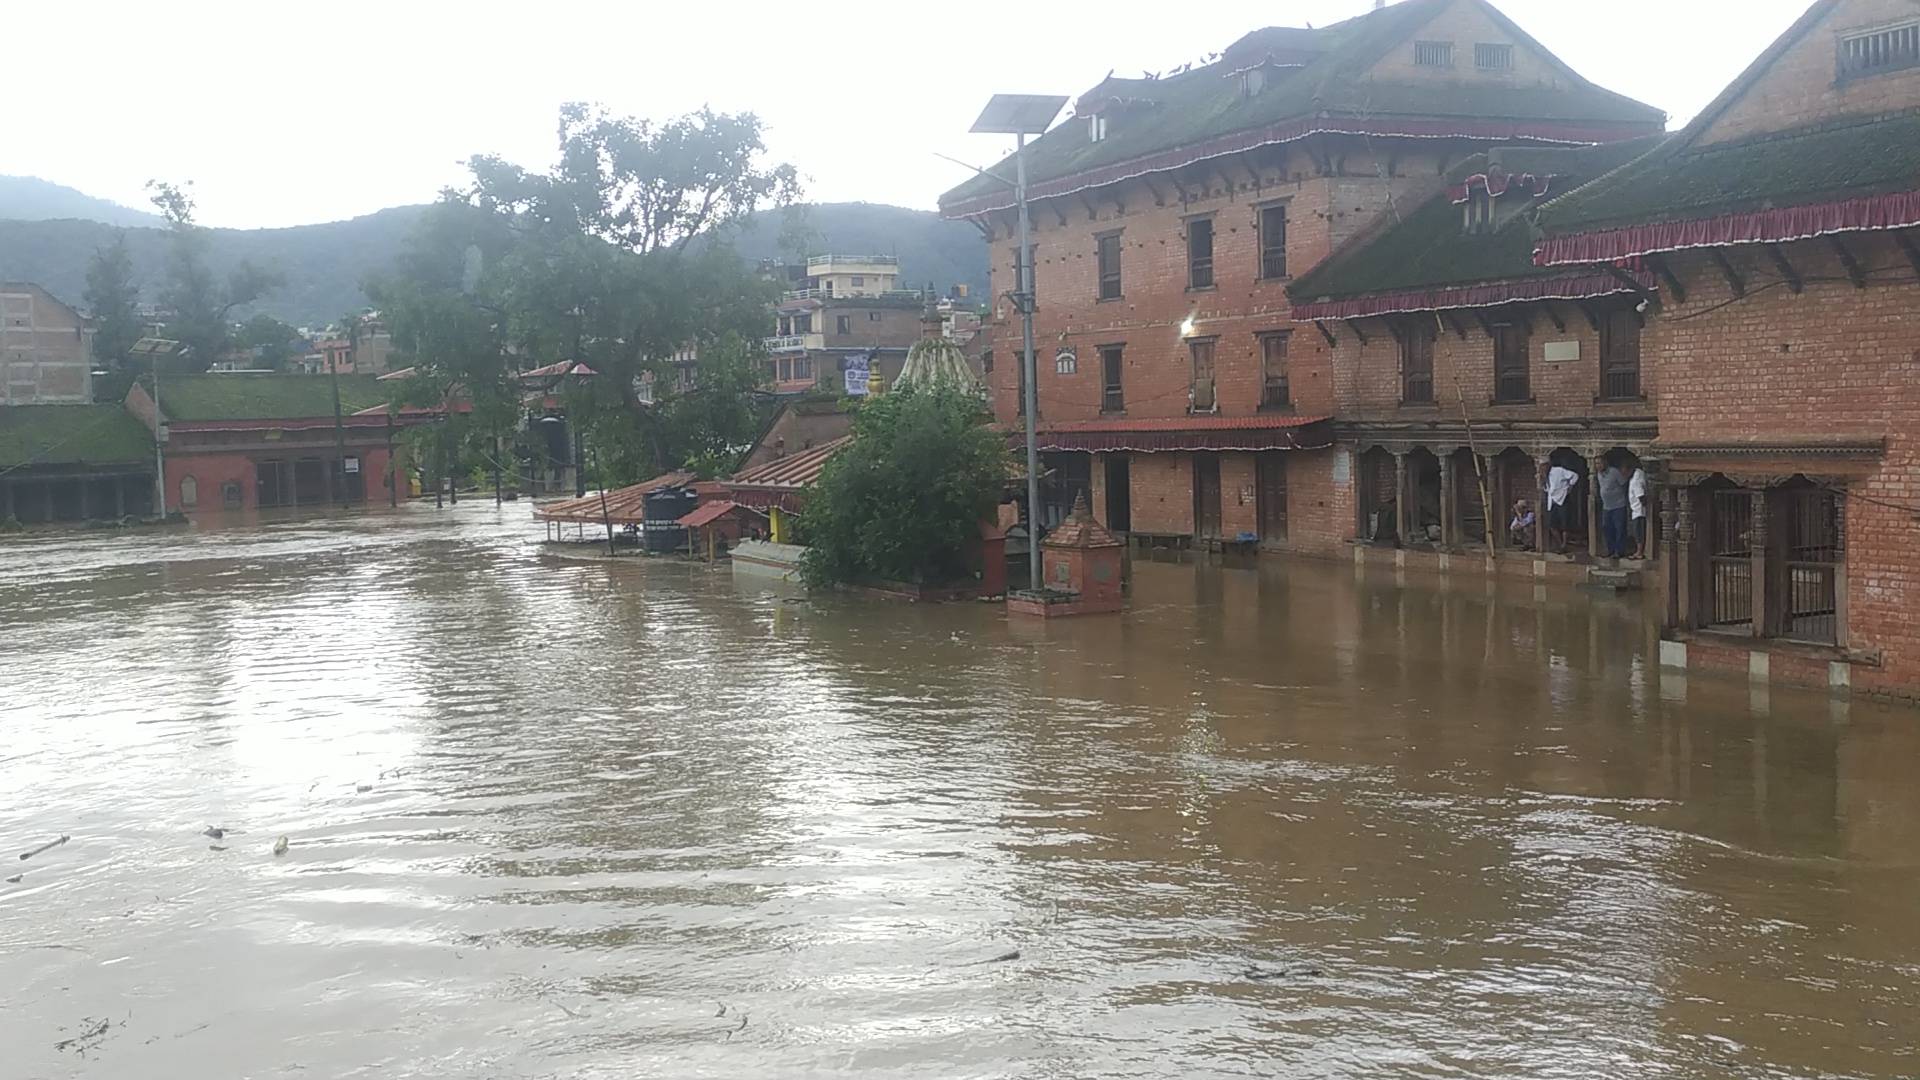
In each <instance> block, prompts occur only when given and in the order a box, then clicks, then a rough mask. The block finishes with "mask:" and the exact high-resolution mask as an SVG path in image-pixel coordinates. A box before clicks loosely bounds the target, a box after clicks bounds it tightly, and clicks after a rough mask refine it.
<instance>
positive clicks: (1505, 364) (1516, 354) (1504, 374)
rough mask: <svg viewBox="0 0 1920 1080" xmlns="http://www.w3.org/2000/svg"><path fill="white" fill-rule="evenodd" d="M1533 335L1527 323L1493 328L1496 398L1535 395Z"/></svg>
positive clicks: (1505, 399)
mask: <svg viewBox="0 0 1920 1080" xmlns="http://www.w3.org/2000/svg"><path fill="white" fill-rule="evenodd" d="M1531 346H1532V338H1531V335H1530V333H1529V330H1528V327H1527V324H1525V323H1496V324H1494V327H1493V400H1495V401H1500V402H1517V401H1526V400H1528V399H1529V398H1531V397H1532V396H1533V388H1532V385H1531V379H1530V378H1529V364H1528V353H1529V352H1530V350H1531Z"/></svg>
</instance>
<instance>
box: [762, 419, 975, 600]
mask: <svg viewBox="0 0 1920 1080" xmlns="http://www.w3.org/2000/svg"><path fill="white" fill-rule="evenodd" d="M987 419H988V418H987V416H986V415H985V413H984V412H983V411H982V406H981V403H980V398H979V395H977V394H973V393H969V392H967V391H966V390H964V389H961V388H956V387H953V386H948V385H945V384H939V385H935V386H931V387H927V388H914V389H906V390H902V391H900V392H898V393H892V394H886V395H883V396H881V397H879V398H875V399H872V400H870V401H867V402H864V403H862V404H861V405H860V406H859V409H858V411H857V412H855V414H854V418H853V441H852V442H850V443H849V444H848V445H847V446H846V448H845V449H843V450H841V451H840V452H839V453H837V454H835V455H834V456H833V457H832V458H831V459H830V460H829V461H828V462H827V464H826V467H825V468H824V469H822V470H821V473H820V480H819V483H818V484H816V485H815V487H814V489H813V492H812V493H811V494H810V495H809V496H808V499H807V507H806V513H805V515H804V516H803V517H802V518H801V522H802V526H803V530H802V531H803V532H804V534H805V536H804V538H805V540H806V542H807V551H806V554H805V555H804V556H802V558H801V563H800V568H801V574H802V576H803V577H804V578H805V580H806V581H807V582H808V584H812V585H825V584H833V583H837V582H849V581H862V580H870V579H874V578H880V579H885V580H890V581H906V582H925V583H944V582H951V581H957V580H961V579H963V578H965V577H966V576H967V575H968V574H969V573H970V572H971V569H972V568H971V567H970V566H969V565H968V552H969V549H970V547H971V545H972V543H973V542H974V540H975V539H977V538H978V536H979V525H980V522H981V521H983V520H987V519H989V518H991V517H992V515H993V511H994V506H995V505H996V504H997V503H998V502H999V500H1000V493H1001V491H1002V489H1003V488H1004V487H1005V486H1006V481H1007V464H1008V460H1009V459H1008V453H1007V447H1006V443H1005V442H1004V441H1003V439H1002V438H1001V436H1000V435H999V434H998V433H997V432H995V431H994V430H993V428H992V427H990V426H988V424H987V422H986V421H987Z"/></svg>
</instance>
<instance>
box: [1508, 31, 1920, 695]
mask: <svg viewBox="0 0 1920 1080" xmlns="http://www.w3.org/2000/svg"><path fill="white" fill-rule="evenodd" d="M1541 226H1542V228H1543V230H1544V237H1543V239H1542V240H1541V241H1540V243H1539V246H1538V250H1537V253H1536V259H1537V261H1538V262H1539V263H1540V264H1541V265H1542V266H1543V267H1545V268H1549V269H1554V270H1558V271H1563V272H1573V273H1580V272H1585V271H1587V270H1591V269H1595V268H1598V269H1601V270H1608V268H1612V269H1613V270H1619V271H1620V272H1621V273H1623V274H1628V275H1631V276H1633V279H1634V280H1635V281H1636V282H1637V283H1639V285H1640V287H1641V288H1642V290H1643V295H1644V298H1645V299H1646V300H1648V302H1649V304H1650V309H1651V310H1652V312H1653V314H1652V315H1651V317H1649V319H1648V320H1647V326H1646V329H1645V332H1644V335H1643V339H1642V346H1641V348H1642V359H1643V362H1644V363H1645V365H1646V368H1647V374H1648V378H1649V383H1650V385H1651V386H1652V387H1653V388H1654V389H1655V390H1656V393H1655V397H1654V403H1655V405H1656V408H1657V412H1658V416H1659V437H1658V438H1657V439H1655V440H1654V442H1653V444H1652V447H1651V449H1652V452H1653V453H1654V454H1655V455H1656V456H1657V457H1659V458H1660V459H1662V461H1663V462H1664V463H1665V468H1666V478H1667V481H1668V483H1667V486H1666V488H1665V490H1664V491H1663V492H1662V497H1661V502H1662V506H1663V510H1664V512H1665V521H1664V526H1665V528H1664V530H1663V533H1664V536H1663V538H1664V539H1665V541H1666V542H1667V544H1668V545H1669V547H1670V550H1671V552H1672V559H1671V561H1672V572H1671V573H1670V574H1669V575H1667V576H1668V581H1667V588H1666V592H1665V624H1666V631H1665V637H1666V644H1665V645H1664V646H1663V648H1662V659H1663V661H1665V662H1666V663H1668V664H1672V665H1680V666H1692V667H1718V668H1732V669H1735V670H1738V671H1743V672H1746V673H1748V674H1749V675H1750V676H1751V677H1752V678H1754V679H1755V680H1756V681H1759V682H1763V683H1764V682H1766V681H1769V680H1779V681H1792V682H1801V683H1814V684H1819V685H1832V686H1836V687H1838V686H1852V687H1857V688H1865V689H1868V690H1871V691H1875V692H1888V693H1897V694H1902V695H1906V696H1920V524H1916V521H1917V518H1920V479H1917V478H1916V477H1917V476H1920V474H1917V473H1916V465H1920V441H1916V436H1920V7H1917V6H1916V5H1915V4H1914V3H1913V2H1912V0H1820V2H1819V3H1815V4H1814V5H1813V6H1812V7H1811V8H1810V9H1809V10H1808V11H1807V12H1806V14H1805V15H1804V16H1803V17H1802V18H1801V19H1800V20H1799V21H1798V22H1797V23H1795V24H1794V26H1793V27H1792V28H1790V29H1789V30H1788V31H1787V32H1786V34H1785V35H1783V36H1782V37H1781V38H1780V39H1779V40H1778V41H1777V42H1775V43H1774V45H1773V46H1771V47H1770V48H1769V49H1768V50H1767V51H1766V52H1765V53H1763V54H1762V55H1761V56H1760V57H1759V59H1758V60H1756V61H1755V62H1754V64H1753V65H1752V66H1751V67H1749V68H1748V69H1747V70H1746V72H1745V73H1743V74H1742V75H1741V76H1740V78H1739V79H1737V80H1736V81H1735V82H1734V83H1733V84H1732V85H1731V86H1729V87H1728V88H1727V90H1726V91H1725V92H1724V93H1722V95H1721V96H1720V97H1719V98H1718V99H1717V100H1716V101H1714V102H1713V104H1711V105H1710V106H1709V107H1708V108H1707V109H1706V110H1705V111H1704V112H1702V113H1701V114H1700V116H1699V117H1698V118H1697V119H1695V120H1694V121H1693V122H1692V123H1691V124H1690V125H1689V126H1688V127H1687V128H1686V130H1684V131H1682V132H1679V133H1677V134H1676V135H1674V136H1673V137H1672V138H1670V139H1668V140H1667V141H1665V142H1664V143H1662V144H1661V145H1660V146H1659V147H1658V148H1657V149H1655V150H1654V151H1653V152H1651V153H1649V154H1648V155H1646V156H1644V157H1642V158H1640V159H1639V160H1637V161H1635V162H1633V163H1632V164H1630V165H1628V166H1626V167H1624V168H1622V169H1620V170H1617V171H1615V172H1613V173H1611V174H1609V175H1608V176H1606V177H1604V178H1602V179H1600V180H1598V181H1596V182H1594V183H1592V184H1589V185H1587V186H1585V187H1583V188H1580V189H1578V190H1575V191H1572V192H1570V193H1568V194H1566V195H1564V196H1562V197H1560V198H1557V199H1554V200H1552V201H1549V202H1548V203H1547V204H1546V205H1545V206H1544V207H1543V208H1542V211H1541ZM1609 272H1611V271H1609ZM1649 275H1650V276H1649Z"/></svg>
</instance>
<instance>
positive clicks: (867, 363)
mask: <svg viewBox="0 0 1920 1080" xmlns="http://www.w3.org/2000/svg"><path fill="white" fill-rule="evenodd" d="M872 364H873V354H872V353H863V352H862V353H853V354H851V355H849V356H848V357H847V368H846V373H847V396H849V397H865V396H866V394H867V381H868V379H869V378H870V377H871V376H872V374H873V367H872Z"/></svg>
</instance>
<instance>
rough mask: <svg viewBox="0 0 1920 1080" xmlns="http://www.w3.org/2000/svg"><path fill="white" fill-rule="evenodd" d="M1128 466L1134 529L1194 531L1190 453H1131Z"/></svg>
mask: <svg viewBox="0 0 1920 1080" xmlns="http://www.w3.org/2000/svg"><path fill="white" fill-rule="evenodd" d="M1132 459H1133V460H1132V463H1131V464H1130V465H1129V467H1128V470H1127V481H1128V483H1129V485H1130V486H1131V488H1132V491H1131V492H1130V496H1131V498H1132V501H1133V507H1132V511H1133V531H1134V532H1137V533H1166V534H1169V535H1175V536H1190V535H1192V534H1193V455H1192V454H1134V455H1132Z"/></svg>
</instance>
